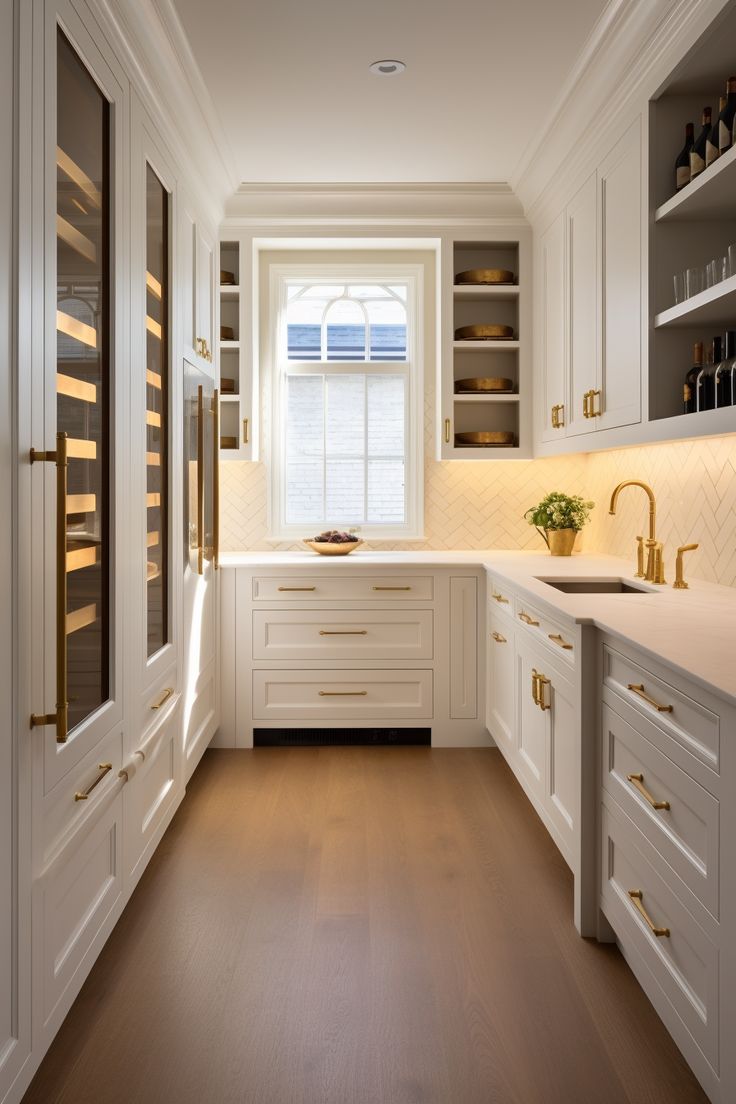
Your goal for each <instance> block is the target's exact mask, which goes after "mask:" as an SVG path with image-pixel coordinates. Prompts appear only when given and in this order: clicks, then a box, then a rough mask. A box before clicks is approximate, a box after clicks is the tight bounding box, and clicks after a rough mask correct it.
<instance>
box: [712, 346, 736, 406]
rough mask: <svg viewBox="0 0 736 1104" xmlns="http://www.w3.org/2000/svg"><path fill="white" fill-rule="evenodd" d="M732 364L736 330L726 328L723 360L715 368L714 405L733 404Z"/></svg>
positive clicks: (735, 360)
mask: <svg viewBox="0 0 736 1104" xmlns="http://www.w3.org/2000/svg"><path fill="white" fill-rule="evenodd" d="M734 365H736V330H726V348H725V351H724V353H723V360H722V361H721V363H720V364H719V365H718V366H717V368H716V373H715V377H716V407H717V408H720V407H722V406H733V402H734V394H733V383H734Z"/></svg>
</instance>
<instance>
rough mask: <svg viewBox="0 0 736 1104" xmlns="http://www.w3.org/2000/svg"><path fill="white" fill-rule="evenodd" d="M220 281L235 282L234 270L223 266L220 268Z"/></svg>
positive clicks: (225, 282)
mask: <svg viewBox="0 0 736 1104" xmlns="http://www.w3.org/2000/svg"><path fill="white" fill-rule="evenodd" d="M220 283H221V284H225V285H228V284H234V283H235V273H234V272H228V271H227V269H226V268H221V269H220Z"/></svg>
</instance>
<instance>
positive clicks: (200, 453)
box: [197, 384, 204, 575]
mask: <svg viewBox="0 0 736 1104" xmlns="http://www.w3.org/2000/svg"><path fill="white" fill-rule="evenodd" d="M197 573H198V574H199V575H203V574H204V392H203V390H202V385H201V384H200V385H199V387H198V388H197Z"/></svg>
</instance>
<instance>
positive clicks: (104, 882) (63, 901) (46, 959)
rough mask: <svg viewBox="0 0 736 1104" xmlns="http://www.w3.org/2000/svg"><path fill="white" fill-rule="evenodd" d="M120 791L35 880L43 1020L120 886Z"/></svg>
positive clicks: (96, 932)
mask: <svg viewBox="0 0 736 1104" xmlns="http://www.w3.org/2000/svg"><path fill="white" fill-rule="evenodd" d="M121 835H122V795H121V794H118V796H117V798H116V799H115V801H114V802H113V804H112V805H111V806H110V808H109V809H108V810H107V812H106V813H105V814H104V815H103V816H102V817H101V818H100V819H99V820H98V821H97V822H96V823H95V824H94V825H93V827H92V828H91V830H90V831H89V832H85V834H84V837H83V839H82V841H81V843H80V845H79V846H77V847H69V848H67V849H66V850H65V852H64V854H63V856H62V858H61V859H60V860H59V861H58V862H56V863H54V865H53V866H52V867H51V868H50V869H49V870H48V871H47V872H46V873H45V874H44V875H43V877H42V879H41V883H40V894H41V900H40V902H39V904H40V909H41V917H40V920H41V924H42V936H41V938H42V940H43V942H42V946H41V948H40V955H41V961H39V963H38V969H39V970H40V971H41V973H42V986H43V1007H42V1009H41V1014H42V1016H43V1023H44V1025H45V1024H46V1023H47V1022H48V1020H49V1018H50V1017H51V1016H52V1015H53V1012H54V1010H55V1008H56V1006H57V1004H58V1002H59V1000H60V999H61V997H62V996H63V994H64V991H65V989H66V988H67V986H68V985H69V984H70V982H71V981H72V980H73V978H74V974H75V973H76V971H77V969H78V968H79V966H80V965H81V963H82V961H83V959H84V957H85V955H86V954H87V953H88V952H89V951H90V949H91V948H92V947H93V944H94V943H95V940H96V939H97V938H98V936H99V934H100V932H101V929H102V928H103V926H104V925H105V924H106V921H107V920H108V918H109V916H110V913H111V912H112V910H113V909H114V908H115V906H116V904H117V903H118V900H119V898H120V894H121V891H122V877H121V873H122V871H121V866H122V863H121V849H122V840H121Z"/></svg>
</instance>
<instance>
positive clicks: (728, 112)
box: [713, 77, 736, 153]
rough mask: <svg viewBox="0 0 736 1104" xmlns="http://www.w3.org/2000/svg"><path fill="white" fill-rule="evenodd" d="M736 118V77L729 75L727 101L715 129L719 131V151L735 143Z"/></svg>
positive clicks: (727, 148)
mask: <svg viewBox="0 0 736 1104" xmlns="http://www.w3.org/2000/svg"><path fill="white" fill-rule="evenodd" d="M734 120H736V77H729V78H728V80H727V81H726V102H725V103H724V105H723V107H722V108H721V110H720V111H719V113H718V124H717V126H716V127H714V128H713V129H714V130H717V131H718V137H717V139H716V141H717V142H718V151H719V153H725V152H726V150H729V149H730V148H731V146H732V145H733V126H734Z"/></svg>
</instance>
